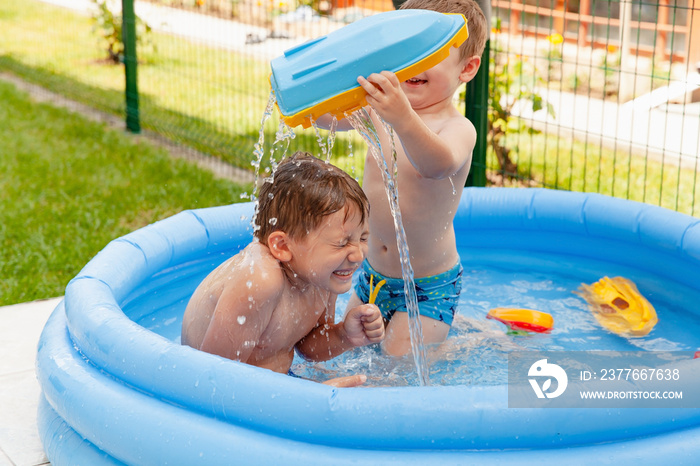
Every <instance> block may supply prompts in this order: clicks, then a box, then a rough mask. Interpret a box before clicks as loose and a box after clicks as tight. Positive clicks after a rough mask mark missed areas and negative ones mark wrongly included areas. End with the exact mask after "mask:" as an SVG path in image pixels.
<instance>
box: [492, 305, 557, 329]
mask: <svg viewBox="0 0 700 466" xmlns="http://www.w3.org/2000/svg"><path fill="white" fill-rule="evenodd" d="M486 318H487V319H494V320H497V321H499V322H502V323H504V324H505V325H506V326H507V327H508V330H509V331H508V333H512V334H521V333H523V332H536V333H549V332H550V331H551V330H552V327H553V326H554V318H553V317H552V315H551V314H547V313H546V312H541V311H534V310H532V309H512V308H507V307H497V308H495V309H491V310H490V311H489V313H488V314H487V315H486Z"/></svg>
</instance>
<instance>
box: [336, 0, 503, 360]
mask: <svg viewBox="0 0 700 466" xmlns="http://www.w3.org/2000/svg"><path fill="white" fill-rule="evenodd" d="M401 9H426V10H433V11H438V12H441V13H461V14H463V15H464V16H465V17H466V18H467V21H468V23H467V27H468V29H469V38H468V39H467V40H466V41H465V42H464V43H463V44H462V46H461V47H459V48H452V49H451V50H450V55H449V57H448V58H446V59H445V60H443V61H442V62H440V63H439V64H437V65H435V66H434V67H432V68H431V69H429V70H427V71H425V72H423V73H421V74H419V75H417V76H415V77H413V78H411V79H409V80H407V81H405V82H403V83H399V80H398V79H397V77H396V75H395V74H394V73H391V72H389V71H382V72H381V73H374V74H371V75H370V76H367V77H362V76H360V77H359V78H358V79H357V81H358V83H359V84H360V85H361V86H362V87H363V88H364V89H365V91H366V92H367V103H368V104H369V106H370V107H371V108H370V114H371V117H372V119H373V121H374V124H375V127H376V128H378V133H379V135H380V142H381V144H382V147H391V146H392V143H391V139H390V135H388V134H386V132H385V131H383V130H382V129H381V128H382V125H381V124H379V118H381V119H383V120H384V121H386V122H387V123H389V124H390V125H391V126H392V127H393V131H394V133H395V135H396V137H397V139H398V140H399V141H400V144H398V143H397V144H396V152H397V154H396V155H397V165H398V181H397V184H398V191H399V205H400V208H401V215H402V218H403V223H404V228H405V230H406V236H407V241H408V249H409V252H410V260H411V265H412V267H413V270H414V275H415V277H416V280H415V282H416V292H417V296H418V304H419V309H420V314H421V323H422V329H423V337H424V341H425V343H427V344H430V343H438V342H442V341H444V340H445V338H446V337H447V333H448V332H449V329H450V326H451V324H452V318H453V316H454V312H455V309H456V306H457V301H458V298H459V293H460V291H461V275H462V267H461V265H460V259H459V255H458V254H457V247H456V242H455V233H454V228H453V224H452V221H453V219H454V216H455V212H456V211H457V206H458V204H459V200H460V197H461V194H462V190H463V186H464V182H465V180H466V179H467V175H468V174H469V168H470V164H471V157H472V149H473V148H474V144H475V142H476V131H475V129H474V126H473V125H472V124H471V122H470V121H469V120H467V119H466V118H465V117H464V116H463V115H462V114H461V113H460V112H459V111H458V110H457V109H456V108H455V107H454V104H453V98H454V96H455V93H456V92H457V90H458V88H459V86H460V85H461V84H462V83H466V82H469V81H470V80H471V79H472V78H473V77H474V76H475V75H476V72H477V71H478V69H479V66H480V64H481V55H482V52H483V49H484V45H485V43H486V39H487V34H488V31H489V28H488V25H487V24H486V19H485V18H484V14H483V13H482V11H481V9H480V8H479V6H478V5H477V4H476V2H475V1H474V0H408V1H407V2H406V3H404V4H403V5H402V6H401ZM468 104H469V103H467V105H468ZM363 189H364V191H365V193H366V194H367V197H368V198H369V200H370V203H371V205H372V214H371V215H370V218H369V226H370V231H371V236H370V239H369V252H368V258H367V260H366V261H365V262H364V264H363V269H362V271H361V272H360V275H359V280H358V283H357V284H356V286H355V290H354V294H353V296H352V298H351V299H350V302H349V304H348V308H353V307H355V306H357V305H358V304H359V303H361V302H364V303H366V302H368V294H369V280H370V278H369V277H370V276H374V283H377V282H378V281H379V280H381V279H386V280H387V283H386V285H384V287H382V288H381V290H380V292H379V296H378V298H377V300H376V303H377V305H378V306H379V308H380V310H381V311H382V315H383V316H384V318H385V320H387V321H388V324H387V331H386V339H385V340H384V343H383V348H384V350H385V351H386V352H388V353H389V354H392V355H403V354H406V353H407V352H409V351H410V349H411V344H410V336H409V330H408V315H407V312H406V305H405V298H404V290H403V280H401V265H400V261H399V252H398V248H397V245H396V233H395V231H394V223H393V218H392V215H391V212H390V210H389V202H388V200H387V196H386V193H385V190H384V185H383V182H382V177H381V172H380V169H379V167H378V165H377V163H376V162H375V161H374V160H373V158H372V157H371V156H370V154H368V155H367V158H366V161H365V171H364V180H363Z"/></svg>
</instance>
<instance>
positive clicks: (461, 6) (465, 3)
mask: <svg viewBox="0 0 700 466" xmlns="http://www.w3.org/2000/svg"><path fill="white" fill-rule="evenodd" d="M400 9H401V10H432V11H437V12H439V13H461V14H463V15H464V17H465V18H467V29H468V30H469V38H468V39H467V40H465V41H464V43H463V44H462V45H461V46H460V47H459V52H460V58H461V59H462V60H464V59H466V58H471V57H481V55H482V54H483V53H484V47H486V41H487V40H488V35H489V32H490V27H489V25H488V24H486V17H485V16H484V12H483V11H481V7H479V5H478V4H477V3H476V2H475V1H474V0H407V1H406V2H405V3H404V4H402V5H401V8H400Z"/></svg>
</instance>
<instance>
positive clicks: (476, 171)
mask: <svg viewBox="0 0 700 466" xmlns="http://www.w3.org/2000/svg"><path fill="white" fill-rule="evenodd" d="M476 3H478V4H479V7H480V8H481V11H482V12H483V13H484V16H485V17H486V27H489V28H490V27H491V0H476ZM467 27H469V25H467ZM467 40H469V39H467ZM490 43H491V41H490V40H488V36H487V40H486V47H485V48H484V52H483V53H482V54H481V66H479V71H478V72H477V73H476V76H474V79H472V80H471V81H470V82H468V83H467V90H466V94H465V97H464V100H465V104H466V105H465V110H464V116H466V117H467V118H468V119H469V121H471V122H472V124H473V125H474V127H475V128H476V145H475V146H474V151H473V153H472V167H471V170H469V176H468V177H467V181H466V183H465V186H486V147H487V143H486V142H487V141H486V140H487V138H488V108H489V62H490V60H489V57H490V53H491V52H490Z"/></svg>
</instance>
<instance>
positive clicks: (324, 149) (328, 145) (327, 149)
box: [311, 115, 338, 163]
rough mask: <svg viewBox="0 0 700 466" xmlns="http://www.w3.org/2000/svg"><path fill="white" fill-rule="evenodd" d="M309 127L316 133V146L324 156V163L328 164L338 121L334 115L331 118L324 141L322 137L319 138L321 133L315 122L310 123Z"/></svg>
mask: <svg viewBox="0 0 700 466" xmlns="http://www.w3.org/2000/svg"><path fill="white" fill-rule="evenodd" d="M311 126H312V127H313V129H314V131H315V132H316V140H317V141H318V146H319V147H320V148H321V154H323V155H325V156H326V163H330V162H331V154H332V153H333V146H334V145H335V135H336V128H337V127H338V119H337V118H336V117H335V115H334V116H333V119H332V120H331V124H330V127H329V128H328V137H327V138H326V140H325V141H324V139H323V136H321V132H320V131H319V130H318V125H317V124H316V122H315V121H312V122H311Z"/></svg>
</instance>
